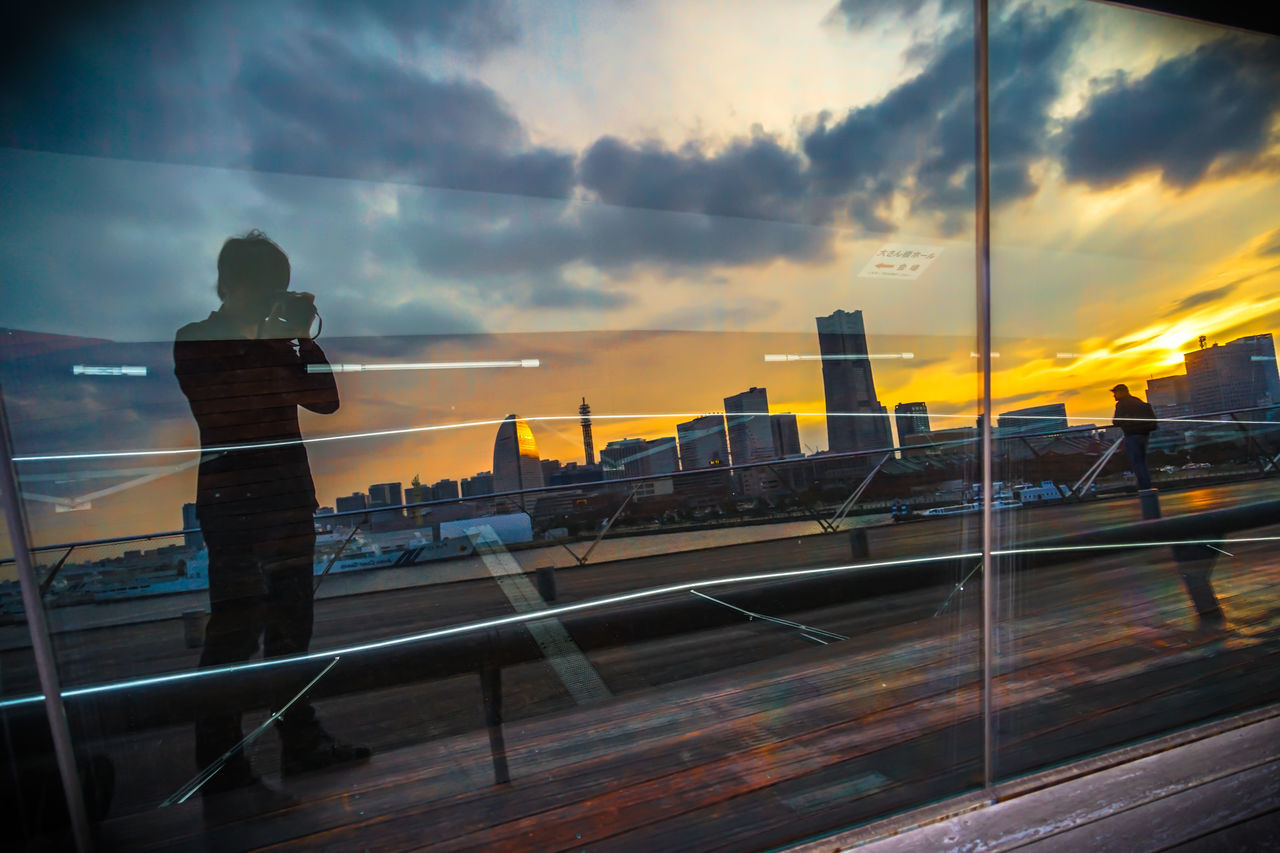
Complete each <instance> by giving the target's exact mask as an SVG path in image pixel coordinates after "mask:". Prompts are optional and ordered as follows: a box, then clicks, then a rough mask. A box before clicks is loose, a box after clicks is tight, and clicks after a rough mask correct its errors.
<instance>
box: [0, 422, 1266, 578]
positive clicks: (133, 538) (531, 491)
mask: <svg viewBox="0 0 1280 853" xmlns="http://www.w3.org/2000/svg"><path fill="white" fill-rule="evenodd" d="M1276 408H1280V403H1275V404H1272V405H1269V406H1249V407H1247V408H1241V409H1228V410H1224V411H1221V412H1207V413H1203V414H1194V415H1184V416H1183V417H1179V418H1161V419H1160V422H1161V423H1169V422H1172V421H1177V422H1180V423H1183V422H1194V421H1196V420H1200V419H1204V418H1212V417H1218V416H1222V415H1230V414H1233V413H1237V412H1254V411H1266V410H1270V409H1276ZM1275 424H1276V427H1277V428H1280V421H1276V422H1275ZM1247 425H1248V424H1245V426H1247ZM1109 429H1116V427H1112V426H1109V425H1106V426H1104V425H1097V424H1094V425H1082V426H1074V427H1072V426H1069V427H1066V428H1065V429H1046V430H1042V431H1040V432H1020V433H1017V434H1011V435H996V436H994V438H995V440H996V441H1011V440H1015V439H1026V438H1038V437H1045V436H1050V435H1067V434H1072V433H1077V434H1085V433H1092V432H1101V431H1105V430H1109ZM976 440H977V437H976V436H975V437H973V438H960V439H950V440H948V441H935V442H922V443H920V444H908V445H897V444H895V445H891V446H889V447H878V448H873V449H870V450H849V451H841V452H839V453H822V454H817V455H813V456H795V457H785V458H782V459H767V460H764V461H761V462H744V463H741V464H738V465H713V466H709V467H706V468H691V469H689V470H686V471H672V472H669V473H666V474H647V475H643V476H637V477H618V478H615V479H610V480H591V481H589V482H585V483H561V484H558V485H554V486H537V487H531V488H526V489H508V490H506V491H501V492H486V493H484V494H479V495H468V496H466V497H458V498H439V499H436V500H430V501H414V502H412V503H402V504H395V505H392V506H379V507H368V508H365V509H353V510H345V511H343V512H331V513H326V514H324V515H317V516H316V518H317V519H330V518H347V517H349V516H364V515H370V514H372V513H376V512H393V511H396V510H407V509H418V508H421V507H435V506H447V505H452V504H458V503H466V502H468V501H486V500H491V499H493V498H501V497H510V496H512V495H522V494H523V495H541V494H545V493H554V492H558V491H574V490H579V489H583V488H602V489H607V488H614V487H621V486H625V485H627V484H629V483H646V482H651V481H653V480H662V479H667V478H679V477H684V476H688V475H695V474H706V473H708V472H714V471H726V472H727V471H745V470H748V469H752V468H770V467H772V466H775V465H803V464H814V463H817V464H824V463H827V462H831V461H833V460H844V459H855V458H858V457H861V456H871V455H875V454H883V453H885V452H886V451H890V452H892V451H899V450H923V449H927V448H931V447H958V446H961V445H965V444H973V443H974V442H975V441H976ZM200 532H201V531H200V528H199V527H189V528H182V529H180V530H166V531H161V532H158V533H135V534H130V535H128V536H110V537H106V538H102V539H86V540H83V541H78V542H61V543H57V544H53V545H39V546H36V547H34V548H32V549H31V551H32V553H41V552H44V551H58V550H61V549H63V548H85V547H93V546H97V545H120V544H124V543H127V542H148V541H151V540H154V539H167V538H173V537H176V536H182V535H185V534H189V533H200ZM12 562H13V557H3V558H0V566H3V565H7V564H9V563H12Z"/></svg>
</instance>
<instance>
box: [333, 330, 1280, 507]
mask: <svg viewBox="0 0 1280 853" xmlns="http://www.w3.org/2000/svg"><path fill="white" fill-rule="evenodd" d="M858 313H860V312H858ZM819 319H821V318H819ZM863 334H865V332H864V333H863ZM1215 349H1216V350H1218V351H1220V352H1221V353H1222V354H1223V355H1224V356H1228V355H1230V356H1235V359H1236V360H1242V363H1244V365H1245V367H1244V369H1243V371H1242V370H1241V368H1239V367H1236V368H1235V370H1236V372H1237V373H1240V374H1242V375H1240V376H1237V377H1235V385H1236V386H1240V385H1247V386H1249V388H1250V389H1252V390H1248V389H1245V390H1241V389H1239V388H1236V387H1234V386H1232V385H1231V384H1230V383H1228V382H1226V379H1225V378H1224V377H1219V376H1218V375H1217V372H1216V371H1217V368H1216V367H1208V366H1207V365H1206V363H1205V362H1203V361H1202V359H1201V356H1203V354H1205V353H1208V354H1210V355H1216V354H1217V353H1215V352H1214V351H1215ZM1239 353H1243V356H1241V355H1239ZM862 354H863V355H871V353H869V352H867V353H862ZM1183 355H1184V358H1185V363H1186V365H1187V372H1184V373H1182V374H1173V375H1169V376H1164V377H1154V378H1152V379H1150V380H1148V388H1149V389H1151V390H1147V389H1144V394H1145V395H1146V396H1148V397H1149V402H1152V405H1153V406H1156V410H1157V413H1158V415H1159V416H1160V417H1161V418H1171V417H1187V416H1190V415H1192V414H1193V413H1194V412H1195V411H1199V409H1197V407H1196V406H1195V405H1194V404H1193V403H1191V402H1190V401H1191V400H1192V394H1191V391H1190V388H1191V387H1192V385H1196V384H1198V385H1200V386H1207V385H1209V384H1211V383H1212V384H1213V385H1214V387H1215V388H1217V391H1218V393H1219V394H1220V395H1226V397H1229V398H1230V399H1231V401H1232V403H1233V404H1235V405H1255V404H1258V403H1259V402H1261V401H1264V400H1271V401H1272V402H1276V401H1280V367H1278V366H1277V363H1276V357H1275V348H1274V341H1273V338H1272V336H1271V334H1270V333H1263V334H1262V335H1255V336H1249V337H1247V338H1242V339H1238V340H1234V341H1228V342H1227V343H1226V344H1217V343H1215V344H1214V345H1213V346H1207V345H1205V344H1204V342H1202V346H1201V347H1200V348H1198V349H1196V350H1189V351H1187V352H1186V353H1184V354H1183ZM824 366H825V365H824ZM1197 373H1204V374H1209V373H1213V376H1212V377H1211V378H1208V377H1207V378H1204V379H1201V380H1199V382H1198V383H1196V382H1190V383H1189V382H1187V381H1183V382H1182V383H1181V386H1180V391H1178V392H1173V391H1165V390H1163V389H1165V388H1166V386H1167V383H1170V382H1171V381H1174V380H1178V379H1182V380H1186V379H1187V376H1188V374H1191V375H1195V374H1197ZM824 385H825V382H824ZM1135 390H1136V388H1135ZM1249 395H1252V396H1249ZM1202 402H1203V401H1202ZM724 404H725V407H724V410H723V411H719V412H708V413H704V414H702V415H699V416H697V417H695V418H694V419H693V420H692V421H689V422H686V423H685V424H678V425H677V429H676V432H677V435H679V433H680V432H681V430H680V428H681V427H687V428H688V429H687V435H688V447H689V448H690V451H691V455H694V456H697V458H695V459H694V460H693V467H692V468H691V467H688V466H686V465H685V463H684V459H683V458H682V457H681V455H680V454H679V453H678V451H677V448H678V443H677V439H676V438H675V437H671V436H662V437H658V438H646V437H643V436H627V437H624V438H620V439H614V440H612V441H610V442H609V443H608V444H607V445H606V446H605V448H604V450H603V451H602V452H601V455H600V458H601V462H600V465H599V466H597V467H600V468H601V472H600V473H601V476H600V481H601V482H603V481H605V480H607V479H610V476H609V472H610V471H611V470H614V469H616V473H615V476H625V477H640V476H661V475H662V474H668V473H675V472H676V471H686V470H699V469H700V468H702V467H705V466H703V465H701V464H699V463H701V462H703V461H704V460H703V459H702V458H701V455H699V453H698V450H697V447H698V446H699V445H700V444H703V443H705V436H706V435H707V434H708V433H710V434H712V441H713V443H714V444H715V447H716V448H717V449H716V451H715V454H716V456H717V457H718V455H719V452H720V451H719V449H718V448H719V446H720V444H721V443H722V442H721V441H720V439H721V438H723V445H724V448H725V451H726V455H727V458H728V462H727V463H725V464H730V465H731V466H735V467H736V466H738V465H745V464H750V463H752V462H759V461H765V460H768V459H774V458H785V457H786V456H787V453H785V452H784V450H783V446H784V444H785V439H781V438H780V437H779V436H778V431H777V429H776V425H777V422H778V421H779V420H781V419H790V420H791V421H792V422H794V420H795V415H794V413H791V412H773V411H771V410H770V407H769V403H768V389H767V388H764V387H756V386H752V387H751V388H749V389H747V390H745V391H741V392H738V393H736V394H732V395H730V396H728V397H725V398H724ZM582 406H583V407H585V406H586V404H585V398H583V403H582ZM882 408H883V407H882ZM1218 408H1224V406H1218ZM1206 411H1207V410H1206ZM588 413H589V408H588ZM579 414H580V415H581V408H580V409H579ZM928 417H929V414H928V404H927V402H926V401H916V402H910V403H897V404H895V406H894V418H895V419H896V421H897V425H896V427H895V430H896V432H897V437H896V440H895V441H894V442H893V445H894V446H895V447H897V448H898V449H902V448H904V447H906V446H908V444H907V442H906V440H905V437H904V435H903V432H904V429H903V427H904V424H910V427H909V428H908V429H907V430H906V435H907V436H911V435H922V436H924V437H926V438H927V437H928V435H929V434H930V433H932V432H934V431H935V430H931V429H930V428H929V420H928ZM513 418H515V416H514V415H509V416H508V418H507V420H505V421H504V422H503V424H504V425H505V424H507V423H508V422H509V421H511V420H512V419H513ZM1099 419H1100V420H1103V421H1104V423H1103V424H1102V426H1106V425H1107V423H1106V422H1105V421H1106V419H1101V418H1099ZM1071 420H1081V418H1079V417H1072V416H1069V415H1068V414H1067V409H1066V405H1065V404H1064V403H1047V404H1040V405H1037V406H1030V407H1024V408H1020V409H1012V410H1007V411H1001V412H997V413H996V431H997V432H998V433H1000V434H1004V435H1014V434H1017V433H1020V432H1044V431H1046V430H1054V429H1065V428H1067V427H1068V426H1076V425H1079V424H1071V423H1070V421H1071ZM517 423H519V424H524V423H525V422H524V421H523V420H520V421H517ZM708 424H713V425H712V426H708ZM761 424H763V426H760V425H761ZM917 427H920V428H917ZM525 428H526V429H528V427H527V424H526V425H525ZM959 428H960V429H968V427H959ZM954 429H956V427H944V428H941V429H940V430H937V431H939V432H946V431H950V430H954ZM500 430H501V427H500ZM589 435H590V428H589V426H588V427H584V432H583V437H584V446H585V443H586V440H587V438H588V436H589ZM531 439H532V436H530V440H531ZM668 442H669V443H670V444H671V446H670V447H667V446H666V443H668ZM735 445H737V448H738V449H735ZM763 445H767V449H765V448H764V447H763ZM826 450H827V452H830V448H827V449H826ZM610 451H611V452H610ZM606 452H610V455H609V457H608V458H609V462H608V464H606V461H605V460H606V455H605V453H606ZM822 452H823V451H822V450H818V451H817V452H815V453H813V454H806V455H808V456H817V455H821V454H822ZM665 454H670V456H671V463H670V464H665V463H659V464H654V463H653V462H652V461H649V457H663V456H665ZM541 461H542V462H543V463H544V464H545V463H548V462H552V463H555V464H556V465H559V464H560V460H558V459H555V460H550V459H543V460H541ZM710 464H711V465H715V464H718V463H716V462H711V463H710ZM743 473H744V474H746V475H747V476H748V479H749V480H750V482H747V483H745V484H744V485H742V486H741V491H742V492H743V493H745V494H751V493H754V492H758V491H759V490H760V489H761V485H760V484H759V483H756V482H755V481H754V479H753V478H754V477H756V475H759V472H758V471H755V470H748V471H745V472H743ZM473 476H476V477H485V476H487V477H489V478H490V480H491V481H492V477H493V472H492V471H481V472H476V474H475V475H473ZM468 479H471V478H465V477H460V478H459V481H460V482H463V483H466V482H467V480H468ZM449 482H452V481H449ZM549 483H550V481H549V480H548V479H546V478H545V477H543V480H542V483H541V484H549ZM508 485H509V484H508ZM373 488H374V487H372V486H371V487H370V489H371V491H372V489H373ZM493 490H494V491H506V490H507V489H506V488H499V487H498V486H497V485H496V484H495V485H494V486H493ZM473 494H484V492H483V491H476V492H473ZM338 500H341V498H339V499H338ZM370 505H372V504H370Z"/></svg>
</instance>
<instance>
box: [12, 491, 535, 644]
mask: <svg viewBox="0 0 1280 853" xmlns="http://www.w3.org/2000/svg"><path fill="white" fill-rule="evenodd" d="M424 534H425V535H424ZM478 535H479V536H480V538H483V539H485V540H492V539H493V538H495V537H496V538H497V539H498V540H500V541H501V542H502V544H503V545H516V544H521V543H526V542H531V541H532V540H533V527H532V523H531V520H530V518H529V515H528V514H527V513H523V512H517V513H507V514H500V515H490V516H482V517H478V518H464V519H457V520H454V521H446V522H441V523H440V524H438V525H435V526H433V527H432V528H430V529H426V530H423V529H413V530H407V531H394V532H390V533H368V532H363V531H361V529H360V528H359V527H358V526H356V527H342V526H322V525H321V524H319V523H318V524H317V529H316V550H315V560H314V569H313V571H314V574H315V575H316V576H317V578H319V577H321V576H324V575H331V574H344V573H348V572H364V571H375V570H379V569H388V568H403V567H410V566H418V565H426V564H430V563H434V562H439V561H442V560H451V559H457V558H461V557H469V556H471V555H473V554H475V552H476V548H475V538H476V537H477V536H478ZM37 574H38V576H39V577H40V578H41V579H42V586H43V588H44V596H43V603H44V605H45V607H47V608H48V607H64V606H69V605H75V604H94V603H99V602H110V601H122V600H128V599H138V598H150V597H154V596H161V595H173V594H177V593H184V592H196V591H200V590H204V589H208V587H209V552H208V550H207V549H205V548H203V547H200V548H191V547H186V546H184V545H168V546H164V547H161V548H156V549H154V550H150V551H141V550H139V551H126V552H125V553H124V554H123V555H121V556H118V557H106V558H102V559H98V560H93V561H90V562H74V563H73V562H67V563H66V564H65V565H61V566H60V567H57V566H42V567H39V568H38V569H37ZM50 575H52V577H50ZM22 612H23V611H22V591H21V589H20V587H19V585H18V582H17V581H3V582H0V616H2V617H4V618H5V619H6V620H10V621H11V620H14V619H20V618H21V617H22Z"/></svg>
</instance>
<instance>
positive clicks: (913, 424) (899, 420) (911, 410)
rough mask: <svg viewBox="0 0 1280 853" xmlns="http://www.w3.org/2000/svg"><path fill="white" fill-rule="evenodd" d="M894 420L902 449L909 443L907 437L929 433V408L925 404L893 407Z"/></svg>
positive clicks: (899, 404)
mask: <svg viewBox="0 0 1280 853" xmlns="http://www.w3.org/2000/svg"><path fill="white" fill-rule="evenodd" d="M893 420H894V425H895V426H896V427H897V428H898V446H899V447H901V446H902V445H904V444H906V443H907V436H909V435H919V434H920V433H922V432H928V431H929V407H928V406H926V405H925V404H924V403H898V404H897V405H896V406H894V407H893Z"/></svg>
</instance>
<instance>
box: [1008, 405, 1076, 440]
mask: <svg viewBox="0 0 1280 853" xmlns="http://www.w3.org/2000/svg"><path fill="white" fill-rule="evenodd" d="M1066 428H1067V405H1066V403H1048V404H1046V405H1043V406H1030V407H1028V408H1025V409H1014V410H1013V411H1011V412H1001V413H1000V414H999V415H997V416H996V429H998V430H1000V432H1001V433H1004V434H1005V435H1014V434H1017V433H1027V432H1052V431H1053V430H1063V429H1066Z"/></svg>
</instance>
